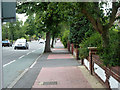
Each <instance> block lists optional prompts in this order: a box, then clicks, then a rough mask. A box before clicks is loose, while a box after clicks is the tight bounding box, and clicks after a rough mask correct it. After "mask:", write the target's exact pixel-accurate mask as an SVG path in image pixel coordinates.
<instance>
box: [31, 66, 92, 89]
mask: <svg viewBox="0 0 120 90" xmlns="http://www.w3.org/2000/svg"><path fill="white" fill-rule="evenodd" d="M32 88H91V85H90V84H89V82H88V81H87V80H86V79H85V77H84V75H83V74H82V72H81V71H80V69H79V68H78V67H76V66H71V67H52V68H51V67H46V68H42V70H41V72H40V73H39V75H38V77H37V79H36V81H35V83H34V85H33V87H32Z"/></svg>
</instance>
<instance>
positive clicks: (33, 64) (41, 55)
mask: <svg viewBox="0 0 120 90" xmlns="http://www.w3.org/2000/svg"><path fill="white" fill-rule="evenodd" d="M41 56H42V54H41V55H40V56H39V57H38V58H37V59H36V60H35V62H34V63H33V64H32V65H31V66H30V68H33V67H34V65H35V64H36V63H37V61H38V59H39V58H40V57H41Z"/></svg>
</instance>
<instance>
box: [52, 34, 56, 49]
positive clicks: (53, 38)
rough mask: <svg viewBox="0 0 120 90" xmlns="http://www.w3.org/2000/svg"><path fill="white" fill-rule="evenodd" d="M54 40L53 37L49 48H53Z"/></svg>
mask: <svg viewBox="0 0 120 90" xmlns="http://www.w3.org/2000/svg"><path fill="white" fill-rule="evenodd" d="M54 40H55V37H54V36H53V37H52V44H51V48H54Z"/></svg>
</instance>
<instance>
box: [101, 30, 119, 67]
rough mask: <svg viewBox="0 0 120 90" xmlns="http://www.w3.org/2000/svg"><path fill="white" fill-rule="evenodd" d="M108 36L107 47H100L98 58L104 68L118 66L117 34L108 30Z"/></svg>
mask: <svg viewBox="0 0 120 90" xmlns="http://www.w3.org/2000/svg"><path fill="white" fill-rule="evenodd" d="M109 36H110V37H109V47H108V48H104V47H100V48H99V56H100V58H101V60H102V61H103V63H104V65H106V66H120V58H119V52H120V51H119V40H118V39H119V36H118V32H117V31H113V30H110V32H109Z"/></svg>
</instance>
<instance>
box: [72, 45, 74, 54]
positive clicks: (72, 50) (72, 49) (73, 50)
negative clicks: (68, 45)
mask: <svg viewBox="0 0 120 90" xmlns="http://www.w3.org/2000/svg"><path fill="white" fill-rule="evenodd" d="M73 51H74V44H73V43H72V55H73Z"/></svg>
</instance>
